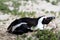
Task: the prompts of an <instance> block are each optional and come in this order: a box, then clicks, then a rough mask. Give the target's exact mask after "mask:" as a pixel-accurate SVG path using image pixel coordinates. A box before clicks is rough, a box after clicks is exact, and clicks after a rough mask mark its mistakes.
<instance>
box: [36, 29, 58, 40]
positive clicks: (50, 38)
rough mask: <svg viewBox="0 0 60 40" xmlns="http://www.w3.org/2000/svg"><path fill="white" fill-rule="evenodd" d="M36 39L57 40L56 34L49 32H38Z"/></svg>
mask: <svg viewBox="0 0 60 40" xmlns="http://www.w3.org/2000/svg"><path fill="white" fill-rule="evenodd" d="M36 37H38V38H39V40H58V38H57V37H56V34H55V33H53V31H50V30H41V31H40V30H38V31H37V34H36Z"/></svg>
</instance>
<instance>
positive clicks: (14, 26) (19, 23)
mask: <svg viewBox="0 0 60 40" xmlns="http://www.w3.org/2000/svg"><path fill="white" fill-rule="evenodd" d="M53 19H55V17H45V16H41V17H38V18H27V17H25V18H20V19H16V20H14V21H13V22H12V23H11V24H10V25H9V27H8V28H7V30H8V32H9V33H12V34H17V35H22V34H24V33H27V32H33V31H34V30H32V29H31V27H32V26H33V27H35V28H36V30H37V29H38V28H39V29H40V30H43V25H44V24H46V25H47V24H49V23H50V21H52V20H53Z"/></svg>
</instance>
